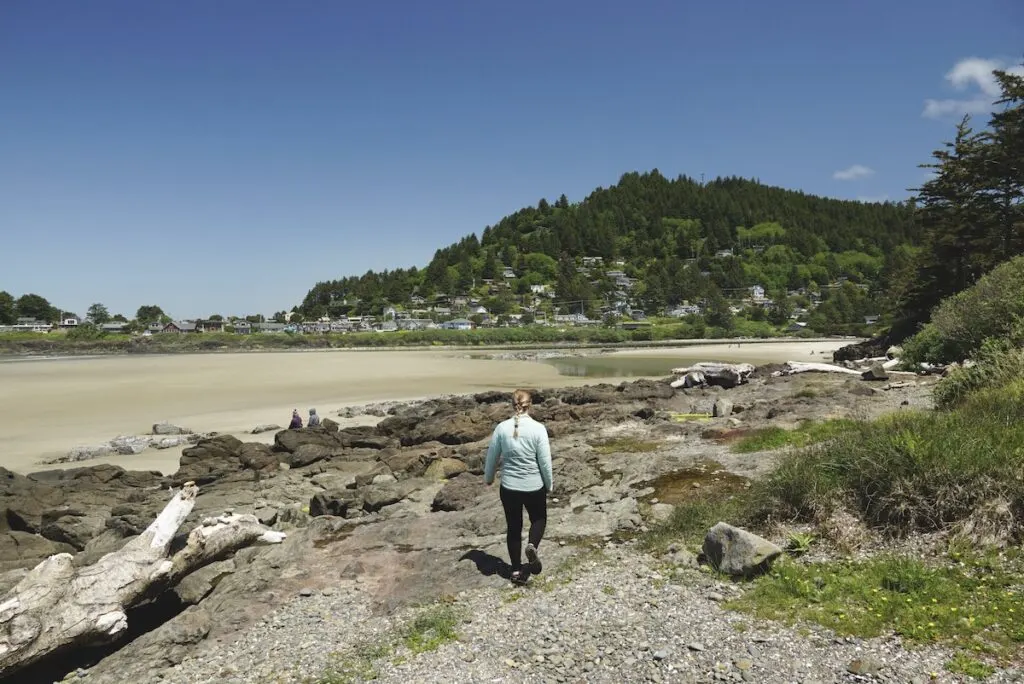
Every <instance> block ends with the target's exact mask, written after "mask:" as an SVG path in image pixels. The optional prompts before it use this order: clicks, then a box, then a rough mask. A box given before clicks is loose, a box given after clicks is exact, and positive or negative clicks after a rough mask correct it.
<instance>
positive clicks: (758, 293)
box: [750, 285, 765, 302]
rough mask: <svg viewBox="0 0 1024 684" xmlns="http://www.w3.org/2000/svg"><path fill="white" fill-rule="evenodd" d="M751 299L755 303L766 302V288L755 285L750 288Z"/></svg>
mask: <svg viewBox="0 0 1024 684" xmlns="http://www.w3.org/2000/svg"><path fill="white" fill-rule="evenodd" d="M750 298H751V299H753V300H754V301H755V302H763V301H764V300H765V296H764V287H762V286H761V285H754V286H753V287H751V288H750Z"/></svg>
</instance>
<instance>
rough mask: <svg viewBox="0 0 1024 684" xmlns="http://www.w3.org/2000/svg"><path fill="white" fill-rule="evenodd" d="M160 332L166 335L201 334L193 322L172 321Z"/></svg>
mask: <svg viewBox="0 0 1024 684" xmlns="http://www.w3.org/2000/svg"><path fill="white" fill-rule="evenodd" d="M160 332H165V333H178V334H182V333H196V332H200V330H199V328H197V327H196V324H195V323H193V322H192V321H171V322H170V323H168V324H167V325H165V326H164V327H163V329H162V330H161V331H160Z"/></svg>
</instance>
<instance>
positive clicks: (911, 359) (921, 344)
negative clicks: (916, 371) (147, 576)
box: [901, 323, 957, 367]
mask: <svg viewBox="0 0 1024 684" xmlns="http://www.w3.org/2000/svg"><path fill="white" fill-rule="evenodd" d="M956 354H957V348H956V345H955V344H953V342H952V340H949V339H947V338H945V337H943V335H942V332H941V331H940V330H939V329H938V328H936V327H935V325H934V324H932V323H928V324H926V325H925V326H924V327H922V328H921V330H920V331H919V332H918V333H917V334H916V335H914V336H913V337H911V338H909V339H907V340H905V341H904V342H903V355H902V357H901V359H902V361H903V363H904V364H909V365H911V366H912V367H917V366H918V364H921V363H932V364H943V363H947V362H948V360H949V359H951V358H953V357H955V356H956Z"/></svg>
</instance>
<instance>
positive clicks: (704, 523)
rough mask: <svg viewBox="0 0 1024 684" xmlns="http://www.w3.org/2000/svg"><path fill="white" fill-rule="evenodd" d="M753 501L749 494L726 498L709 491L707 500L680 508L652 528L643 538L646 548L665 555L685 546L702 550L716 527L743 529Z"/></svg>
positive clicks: (703, 499)
mask: <svg viewBox="0 0 1024 684" xmlns="http://www.w3.org/2000/svg"><path fill="white" fill-rule="evenodd" d="M750 508H751V507H750V501H749V498H748V495H747V494H746V493H743V494H734V495H731V496H730V495H723V494H720V493H715V492H714V491H709V492H708V493H707V495H706V496H702V497H701V498H699V499H692V500H689V501H685V502H683V503H680V504H676V506H675V509H674V510H673V511H672V515H670V516H669V517H668V519H667V520H665V521H664V522H662V523H660V524H657V525H654V526H652V527H651V528H650V529H649V530H648V531H647V532H646V533H645V534H644V535H643V536H642V537H641V543H642V545H643V546H644V548H646V549H648V550H650V551H654V552H661V551H664V550H665V549H666V548H667V547H668V546H669V544H672V543H675V542H683V543H684V544H686V545H688V546H691V547H694V548H700V546H701V545H702V544H703V542H704V536H705V535H706V534H707V533H708V530H709V529H711V528H712V527H713V526H714V525H715V523H717V522H719V521H727V522H730V523H732V524H733V525H742V524H744V522H746V520H747V519H748V517H749V510H750Z"/></svg>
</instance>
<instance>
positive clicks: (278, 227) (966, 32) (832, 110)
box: [0, 0, 1024, 317]
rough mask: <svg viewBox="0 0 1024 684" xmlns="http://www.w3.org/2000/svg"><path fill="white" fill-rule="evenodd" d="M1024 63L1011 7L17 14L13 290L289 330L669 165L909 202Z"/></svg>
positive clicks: (753, 5)
mask: <svg viewBox="0 0 1024 684" xmlns="http://www.w3.org/2000/svg"><path fill="white" fill-rule="evenodd" d="M1021 54H1024V5H1022V4H1021V3H1020V2H1019V1H1018V0H974V1H973V2H971V3H964V2H963V0H955V1H953V0H914V1H912V0H890V1H888V2H882V1H881V0H862V1H860V2H820V3H815V2H809V1H808V0H774V1H772V2H765V1H764V0H733V1H732V2H687V1H683V0H660V1H644V0H637V1H636V2H629V3H627V2H622V1H621V0H616V1H614V2H612V1H603V0H556V1H554V2H540V1H539V0H528V1H527V0H516V1H515V2H501V3H499V2H480V1H479V0H463V1H454V0H435V1H432V2H421V1H419V0H416V1H413V0H405V1H387V0H381V1H380V2H342V1H337V2H334V1H329V0H323V1H320V2H313V1H309V0H299V1H295V2H281V1H277V0H275V1H273V2H271V1H270V0H217V1H214V2H211V1H210V0H174V1H169V0H164V1H157V0H147V1H145V2H139V1H138V0H117V1H114V0H89V1H88V2H82V1H81V0H46V1H36V0H5V1H4V2H2V3H0V236H2V242H0V244H2V245H3V249H2V251H0V253H2V255H3V256H2V258H0V290H3V289H6V290H8V291H10V292H12V293H13V294H14V295H15V296H18V295H20V294H23V293H25V292H36V293H38V294H42V295H43V296H45V297H47V298H49V299H50V301H51V302H53V303H54V304H55V305H57V306H61V307H64V308H68V309H72V310H74V311H77V312H79V313H84V311H85V309H86V308H87V307H88V305H89V304H90V303H92V302H104V303H106V304H107V305H108V306H109V308H110V309H111V310H112V312H115V313H116V312H123V313H125V314H127V315H129V316H130V315H132V314H133V313H134V311H135V309H136V308H137V307H138V306H139V305H140V304H158V305H160V306H162V307H163V308H164V309H165V310H166V311H167V312H168V313H170V314H171V315H174V316H178V317H186V316H197V315H208V314H211V313H215V312H219V313H223V314H225V315H227V314H238V315H244V314H248V313H257V312H259V313H270V312H273V311H274V310H277V309H282V308H290V307H291V306H292V305H294V304H297V303H298V302H299V301H300V300H301V298H302V297H303V296H304V295H305V293H306V291H307V290H308V289H309V287H310V286H312V285H313V283H314V282H316V281H318V280H325V279H333V278H337V277H341V276H345V275H349V274H358V273H363V272H365V271H366V270H367V269H368V268H373V269H383V268H390V267H398V266H412V265H424V264H426V263H427V262H428V261H429V259H430V257H431V256H432V254H433V252H434V250H435V249H436V248H437V247H440V246H444V245H447V244H449V243H450V242H452V241H454V240H457V239H458V238H460V237H462V236H464V235H467V234H469V233H471V232H477V233H479V232H480V231H481V230H482V229H483V228H484V226H486V225H488V224H491V223H494V222H496V221H497V220H498V219H500V218H501V217H502V216H504V215H505V214H507V213H510V212H512V211H514V210H516V209H518V208H520V207H522V206H523V205H527V204H535V203H536V202H537V200H539V199H540V198H541V197H546V198H549V199H551V200H553V199H555V198H557V197H558V195H559V194H560V193H563V192H564V193H565V194H566V195H567V196H568V197H569V199H570V200H571V201H578V200H581V199H583V197H585V196H586V194H587V193H588V192H589V191H591V190H592V189H593V188H594V187H596V186H598V185H603V186H608V185H611V184H613V183H615V182H616V181H617V180H618V178H619V176H620V175H621V174H622V173H623V172H626V171H631V170H639V171H643V170H649V169H651V168H655V167H657V168H658V169H660V170H661V171H662V173H664V174H665V175H668V176H675V175H676V174H679V173H685V174H689V175H691V176H695V177H699V175H700V174H701V173H704V174H706V176H707V177H708V178H711V177H714V176H716V175H733V174H735V175H741V176H746V177H757V178H759V179H761V180H762V181H763V182H766V183H771V184H775V185H781V186H785V187H790V188H798V189H802V190H805V191H807V192H810V193H817V194H824V195H831V196H837V197H849V198H858V197H864V198H880V197H888V198H890V199H902V198H903V197H905V196H906V193H905V188H907V187H910V186H914V185H916V184H917V183H918V182H919V181H920V180H921V177H922V172H921V170H920V169H918V168H916V165H917V164H918V163H920V162H923V161H926V160H927V158H928V155H929V152H930V151H931V150H932V149H934V148H935V147H937V146H938V145H940V144H941V142H942V141H943V140H945V139H947V138H948V137H950V135H951V132H952V127H953V122H954V121H955V120H956V119H957V118H958V115H957V112H959V111H963V110H965V109H975V110H976V109H978V108H979V107H980V108H981V109H984V103H985V100H986V93H985V89H986V88H987V87H988V86H987V84H986V82H985V77H984V72H985V68H984V67H985V66H986V65H987V64H989V63H988V62H980V61H978V60H995V61H996V62H998V61H999V60H1003V63H1005V64H1012V63H1014V62H1019V61H1020V60H1019V57H1020V55H1021ZM972 58H973V59H974V61H964V60H970V59H972ZM993 63H995V62H993ZM958 64H959V67H958V66H957V65H958ZM979 103H980V104H979ZM861 167H863V168H861ZM837 172H838V178H837V177H836V176H837ZM843 178H846V179H845V180H843Z"/></svg>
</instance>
